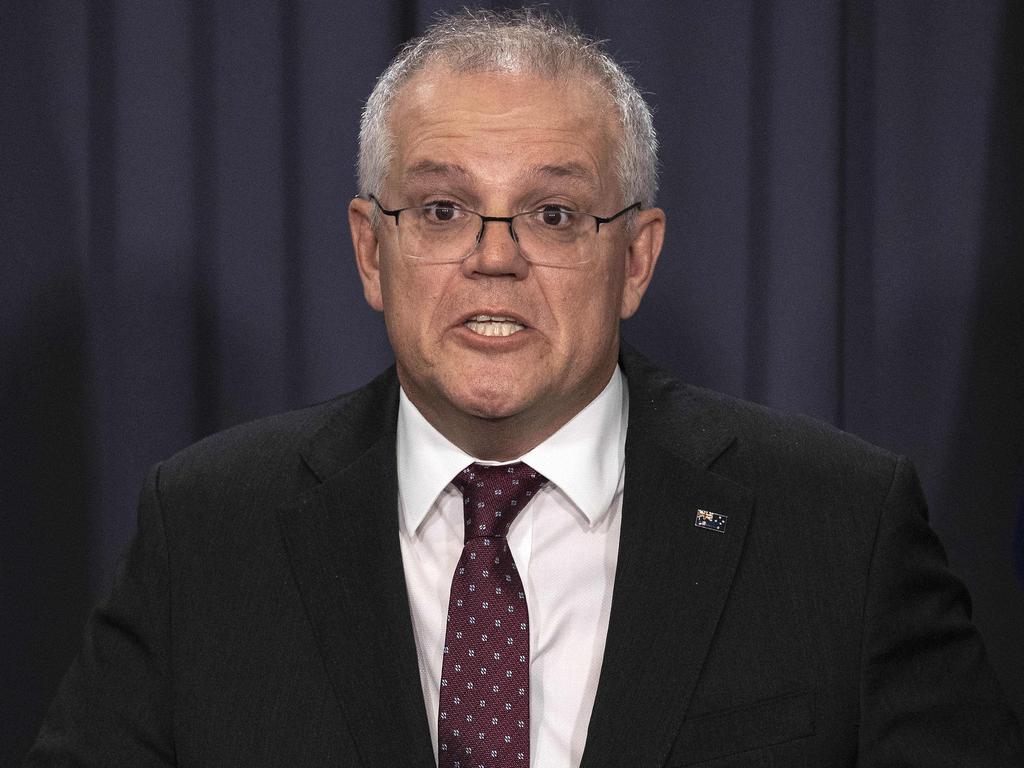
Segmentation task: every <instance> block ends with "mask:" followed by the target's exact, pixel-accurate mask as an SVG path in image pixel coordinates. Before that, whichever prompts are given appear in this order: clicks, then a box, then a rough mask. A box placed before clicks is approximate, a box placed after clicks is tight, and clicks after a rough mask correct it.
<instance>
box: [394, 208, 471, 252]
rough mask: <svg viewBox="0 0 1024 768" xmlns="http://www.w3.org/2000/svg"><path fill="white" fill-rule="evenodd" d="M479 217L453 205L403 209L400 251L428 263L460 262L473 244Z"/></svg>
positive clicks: (399, 234)
mask: <svg viewBox="0 0 1024 768" xmlns="http://www.w3.org/2000/svg"><path fill="white" fill-rule="evenodd" d="M479 232H480V216H479V215H478V214H476V213H473V212H472V211H467V210H464V209H462V208H459V207H457V206H455V205H450V204H444V203H435V204H434V205H425V206H423V207H421V208H406V209H405V210H404V211H402V219H401V222H400V223H399V226H398V237H399V240H400V246H401V249H402V252H403V253H405V254H406V255H407V256H409V257H411V258H414V259H421V260H423V261H431V262H438V263H443V262H450V261H462V260H463V259H464V258H466V256H468V255H469V254H470V253H471V252H472V251H473V248H474V247H476V237H477V234H479Z"/></svg>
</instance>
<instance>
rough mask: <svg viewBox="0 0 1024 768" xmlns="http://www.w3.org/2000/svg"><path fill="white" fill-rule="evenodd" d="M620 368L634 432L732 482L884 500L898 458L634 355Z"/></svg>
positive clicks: (817, 423)
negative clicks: (652, 437)
mask: <svg viewBox="0 0 1024 768" xmlns="http://www.w3.org/2000/svg"><path fill="white" fill-rule="evenodd" d="M623 363H624V367H625V369H626V371H627V378H628V379H629V381H630V394H629V396H630V424H631V425H632V424H633V423H634V414H635V415H636V416H637V426H639V427H640V428H641V429H645V430H649V431H651V432H654V433H656V434H658V435H659V436H660V440H661V441H662V443H663V445H664V446H665V447H666V448H669V449H670V450H674V451H675V452H677V453H678V454H679V455H680V456H683V457H685V458H688V459H689V460H692V461H695V462H697V463H700V464H704V465H706V466H708V467H709V468H710V469H712V471H714V472H716V473H719V474H721V475H723V476H725V477H727V478H729V479H732V480H734V481H736V482H739V483H741V484H743V485H746V486H748V487H751V488H757V489H759V490H762V491H763V490H765V489H777V490H779V491H786V492H790V491H792V492H793V493H794V494H795V493H800V494H803V495H807V494H812V493H814V492H815V491H817V492H819V493H820V494H822V495H829V496H832V497H833V498H839V497H842V496H844V495H846V496H848V495H849V494H851V493H853V494H854V495H858V494H859V495H860V497H861V498H865V494H866V495H867V496H870V497H872V498H873V499H874V498H875V497H877V496H878V495H879V494H881V495H882V497H883V498H884V494H885V492H886V491H887V489H888V488H889V485H890V484H891V482H892V480H893V476H894V473H895V471H896V467H897V463H898V461H899V457H898V456H896V455H895V454H893V453H892V452H890V451H887V450H885V449H883V448H879V447H878V446H875V445H872V444H871V443H869V442H867V441H866V440H863V439H861V438H859V437H857V436H856V435H853V434H850V433H848V432H844V431H842V430H840V429H837V428H836V427H834V426H832V425H830V424H827V423H825V422H823V421H820V420H818V419H814V418H811V417H809V416H804V415H800V414H796V413H789V412H785V411H781V410H777V409H774V408H770V407H767V406H764V405H759V404H756V403H751V402H748V401H745V400H741V399H739V398H736V397H733V396H730V395H726V394H722V393H720V392H714V391H712V390H708V389H704V388H702V387H697V386H693V385H690V384H686V383H683V382H682V381H680V380H679V379H677V378H676V377H675V376H673V375H672V374H670V373H668V372H666V371H664V370H661V369H659V368H657V367H656V366H653V365H651V364H650V363H649V362H648V361H647V360H646V359H644V358H643V357H642V356H639V355H636V354H635V353H632V351H629V352H627V354H625V355H624V356H623ZM634 405H636V408H635V409H634ZM694 445H696V446H697V448H696V449H694V448H693V446H694Z"/></svg>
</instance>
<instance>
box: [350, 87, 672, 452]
mask: <svg viewBox="0 0 1024 768" xmlns="http://www.w3.org/2000/svg"><path fill="white" fill-rule="evenodd" d="M613 114H614V113H613V109H612V105H611V104H610V102H609V100H608V99H607V98H606V97H604V96H602V95H600V94H598V93H596V92H595V91H594V90H592V89H591V88H589V87H588V86H585V85H581V84H578V83H575V84H572V83H566V82H563V81H554V82H550V81H547V80H544V79H541V78H538V77H535V76H532V75H513V74H504V73H500V74H493V73H487V74H458V73H453V72H451V71H450V70H448V69H445V68H438V67H434V68H428V69H427V70H426V71H424V72H422V73H420V74H418V75H417V76H416V77H415V78H414V79H413V80H411V81H410V82H409V83H408V84H407V85H406V86H405V87H404V88H403V89H402V91H401V92H400V94H399V96H398V98H397V100H396V102H395V105H394V108H393V111H392V114H391V120H390V127H391V132H392V137H393V141H394V157H393V160H392V164H391V166H390V169H389V173H388V177H387V181H386V182H385V184H384V188H383V189H379V190H371V191H372V192H373V193H374V194H375V195H376V196H377V197H378V198H379V199H380V201H381V203H382V205H384V206H385V207H387V208H403V207H406V206H416V205H426V204H428V203H431V202H436V201H449V202H453V203H456V204H458V205H460V206H462V207H465V208H469V209H471V210H474V211H478V212H480V213H482V214H484V215H491V216H510V215H513V214H516V213H520V212H522V211H531V210H537V209H539V208H542V207H544V206H545V205H558V206H563V207H566V208H571V209H574V210H577V211H585V212H588V213H594V214H597V215H598V216H608V215H610V214H612V213H615V212H617V211H618V210H620V209H621V208H624V207H625V206H626V205H629V204H631V203H633V202H635V201H633V200H623V199H622V196H621V194H620V191H619V182H618V178H617V176H616V163H615V159H616V158H615V153H616V149H617V146H618V143H617V142H618V136H619V130H620V129H619V127H618V124H617V122H616V121H615V120H614V119H613V118H612V115H613ZM371 212H372V203H370V202H368V201H365V200H356V201H353V203H352V205H351V206H350V212H349V219H350V224H351V226H352V234H353V242H354V244H355V248H356V255H357V261H358V264H359V268H360V274H361V276H362V279H363V285H364V291H365V295H366V298H367V301H368V302H369V303H370V305H371V306H372V307H374V308H375V309H377V310H379V311H383V313H384V319H385V323H386V325H387V330H388V336H389V338H390V341H391V345H392V347H393V348H394V352H395V358H396V363H397V369H398V375H399V380H400V381H401V383H402V387H403V389H404V390H405V392H406V394H407V395H408V396H409V398H410V399H411V400H412V401H413V403H415V404H416V406H417V407H418V408H419V409H420V411H421V412H422V413H423V414H424V416H426V418H427V419H428V420H429V421H430V422H431V423H432V424H433V425H434V426H435V427H436V428H437V429H438V430H439V431H440V432H441V433H442V434H445V435H446V436H447V437H448V438H449V439H451V440H452V441H453V442H455V443H456V444H458V445H460V446H461V447H463V448H464V449H467V450H470V452H472V453H475V454H476V455H478V456H481V457H482V458H506V456H498V455H497V454H498V453H507V454H508V455H509V456H513V455H519V454H521V453H523V452H525V451H526V450H529V449H530V448H532V447H533V446H534V445H536V444H537V443H539V442H541V441H542V440H543V439H545V438H546V437H547V436H549V435H550V434H552V433H553V432H554V431H556V430H557V429H558V428H559V427H560V426H562V425H563V424H564V423H565V422H567V421H568V420H569V419H571V418H572V417H573V416H574V415H575V414H576V413H578V412H579V411H580V410H581V409H582V408H583V407H584V406H585V405H586V404H587V403H588V402H590V400H592V399H593V398H594V397H595V396H596V395H597V394H598V393H599V392H600V391H601V389H602V388H603V387H604V386H605V384H606V383H607V382H608V379H609V377H610V376H611V373H612V371H613V370H614V368H615V364H616V359H617V353H618V348H619V333H618V329H619V320H620V318H626V317H629V316H630V315H632V314H633V312H635V311H636V309H637V307H638V305H639V303H640V299H641V297H642V295H643V293H644V290H645V289H646V287H647V283H648V281H649V280H650V277H651V273H652V271H653V268H654V263H655V261H656V259H657V255H658V251H659V250H660V246H661V239H662V233H663V228H664V216H663V214H662V212H661V211H660V210H657V209H650V210H646V211H642V212H641V213H640V214H639V217H638V220H637V223H636V226H635V227H633V228H631V229H627V226H626V219H625V217H622V218H620V219H617V220H615V221H614V222H612V223H609V224H604V225H602V226H601V229H600V232H599V234H598V236H597V239H596V241H595V245H594V248H595V252H594V254H593V256H592V258H591V259H590V260H589V262H588V263H586V264H585V265H583V266H578V267H550V266H539V265H535V264H532V263H530V262H528V261H527V260H526V259H525V258H524V257H523V256H522V254H521V253H519V252H518V250H517V247H516V244H515V243H514V242H513V240H512V238H511V237H510V235H509V230H508V226H507V225H506V224H504V223H500V222H495V223H489V224H487V225H486V227H485V231H484V236H483V239H482V240H481V242H480V244H479V246H478V247H477V249H476V250H475V251H474V252H473V253H472V254H471V255H470V256H469V257H468V258H466V259H465V261H463V262H461V263H447V264H434V263H425V262H423V261H417V260H415V259H410V258H408V257H407V256H405V255H403V253H402V252H401V249H400V248H399V239H398V230H397V228H396V224H395V221H394V219H392V218H390V217H387V216H381V217H380V221H379V225H378V227H377V229H376V231H375V230H374V228H373V227H372V226H371V224H370V216H371ZM486 318H503V319H504V320H502V321H500V323H499V324H496V323H495V322H494V321H488V320H487V319H486ZM499 325H500V328H499ZM499 329H500V330H501V331H502V332H507V331H508V330H512V331H513V332H512V333H510V334H508V335H494V332H495V331H496V330H499ZM510 428H511V429H510ZM499 432H500V433H502V434H503V435H504V437H503V438H502V440H503V443H504V444H503V445H502V446H501V448H500V449H495V448H493V447H492V448H488V447H487V446H486V445H482V444H481V436H483V435H486V434H488V433H491V434H497V433H499ZM509 435H513V436H514V439H513V440H512V442H514V443H515V445H508V443H509V440H510V438H509ZM484 452H489V453H492V454H494V455H492V456H483V455H482V454H483V453H484Z"/></svg>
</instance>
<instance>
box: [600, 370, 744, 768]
mask: <svg viewBox="0 0 1024 768" xmlns="http://www.w3.org/2000/svg"><path fill="white" fill-rule="evenodd" d="M639 365H640V364H639V363H638V362H637V361H635V360H631V359H630V356H629V355H628V353H627V354H626V355H625V356H624V359H623V367H624V369H625V370H626V373H627V378H628V380H629V386H630V417H629V418H630V422H629V434H628V437H627V442H626V482H625V495H624V498H623V512H622V534H621V539H620V544H619V559H618V566H617V569H616V575H615V588H614V593H613V596H612V609H611V616H610V619H609V626H608V638H607V643H606V646H605V655H604V660H603V663H602V669H601V678H600V681H599V684H598V690H597V697H596V700H595V702H594V709H593V713H592V716H591V720H590V727H589V731H588V735H587V744H586V749H585V751H584V755H583V761H582V764H581V768H601V767H603V766H606V767H607V768H612V767H613V766H620V765H635V766H656V765H662V764H663V763H664V761H665V759H666V757H667V755H668V752H669V749H670V747H671V744H672V742H673V740H674V738H675V735H676V733H677V732H678V730H679V727H680V725H681V723H682V721H683V719H684V717H685V715H686V711H687V707H688V706H689V702H690V699H691V696H692V694H693V690H694V687H695V685H696V682H697V679H698V676H699V674H700V671H701V668H702V666H703V663H704V659H705V657H706V655H707V653H708V650H709V648H710V645H711V639H712V636H713V634H714V631H715V627H716V625H717V622H718V619H719V616H720V615H721V613H722V609H723V607H724V605H725V602H726V598H727V596H728V592H729V588H730V585H731V583H732V577H733V574H734V572H735V570H736V567H737V565H738V563H739V557H740V553H741V551H742V547H743V541H744V537H745V534H746V530H747V525H748V522H749V518H750V514H751V509H752V506H753V499H752V496H751V494H750V493H749V492H748V491H747V490H746V489H744V488H742V487H741V486H738V485H736V484H734V483H732V482H730V481H728V480H725V479H724V478H722V477H720V476H718V475H716V474H714V473H713V472H710V471H709V470H707V469H706V468H705V467H706V466H708V465H709V464H710V463H711V462H712V461H713V460H714V458H715V457H716V456H718V455H719V454H720V453H721V452H722V451H723V450H724V449H725V448H726V447H727V446H728V445H729V444H730V443H731V436H730V435H729V433H728V432H727V431H726V430H724V429H723V428H722V426H721V425H716V424H707V423H703V422H702V419H703V414H702V413H700V412H698V411H694V410H691V409H689V408H688V407H687V402H686V401H687V400H688V398H687V396H686V390H685V389H683V390H680V389H679V385H677V384H675V383H672V384H671V387H672V391H665V392H655V391H654V390H655V389H657V386H658V385H659V384H660V383H665V384H666V386H668V380H667V379H666V380H665V382H659V380H658V379H657V374H653V373H652V372H650V371H640V370H638V366H639ZM697 510H707V511H709V512H713V513H716V514H719V515H724V516H725V517H726V522H725V529H724V530H723V531H721V532H719V531H714V530H708V529H706V528H700V527H697V526H695V525H694V522H695V519H696V516H697Z"/></svg>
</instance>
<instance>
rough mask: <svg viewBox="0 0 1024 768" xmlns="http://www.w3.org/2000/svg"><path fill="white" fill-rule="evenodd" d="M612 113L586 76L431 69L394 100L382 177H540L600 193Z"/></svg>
mask: <svg viewBox="0 0 1024 768" xmlns="http://www.w3.org/2000/svg"><path fill="white" fill-rule="evenodd" d="M616 114H617V112H616V111H615V109H614V108H613V105H612V102H611V99H610V97H609V96H608V95H607V94H606V93H605V92H604V91H602V90H601V89H599V88H598V87H596V86H595V85H593V84H591V83H590V82H589V81H587V80H585V79H581V78H571V77H558V78H554V79H551V78H545V77H541V76H538V75H534V74H527V73H507V72H498V73H494V72H480V73H460V72H455V71H452V70H451V69H449V68H447V67H444V66H440V65H434V66H432V67H430V68H428V69H426V70H424V71H423V72H420V73H418V74H417V75H415V76H414V77H413V78H412V79H411V80H410V81H409V82H408V83H407V84H406V85H405V86H404V87H403V88H402V90H401V91H400V92H399V94H398V97H397V98H396V100H395V103H394V106H393V109H392V112H391V116H390V125H389V127H390V131H391V137H392V140H393V148H394V154H393V156H392V162H391V167H390V169H389V174H388V175H389V180H390V181H392V182H393V183H397V184H408V183H413V182H416V181H419V180H423V179H427V180H433V179H434V178H436V177H438V176H443V177H445V178H452V179H456V180H459V181H462V182H466V183H470V182H472V183H481V182H483V183H487V182H493V183H494V184H496V185H502V184H504V185H508V184H514V183H518V181H519V180H521V179H523V178H535V177H537V176H542V177H550V178H552V179H559V180H561V181H564V182H565V183H567V184H579V185H584V186H588V187H589V188H591V189H596V190H597V191H599V192H601V191H604V190H606V189H607V188H610V187H612V186H615V185H616V181H617V180H616V175H615V155H616V149H617V148H618V146H619V143H618V142H619V137H620V134H621V128H620V124H619V121H618V120H616V119H615V115H616Z"/></svg>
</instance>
